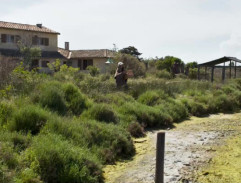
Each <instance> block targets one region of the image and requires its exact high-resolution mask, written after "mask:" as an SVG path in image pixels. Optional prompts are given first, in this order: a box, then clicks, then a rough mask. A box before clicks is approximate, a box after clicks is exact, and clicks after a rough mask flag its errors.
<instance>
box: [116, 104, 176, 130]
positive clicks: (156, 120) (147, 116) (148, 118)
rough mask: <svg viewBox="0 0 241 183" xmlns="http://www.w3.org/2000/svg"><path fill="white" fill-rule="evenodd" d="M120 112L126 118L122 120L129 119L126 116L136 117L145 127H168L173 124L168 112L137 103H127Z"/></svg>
mask: <svg viewBox="0 0 241 183" xmlns="http://www.w3.org/2000/svg"><path fill="white" fill-rule="evenodd" d="M118 111H119V112H120V113H121V114H122V115H123V117H124V119H122V120H125V118H127V117H126V116H129V115H134V116H136V119H137V121H138V122H139V123H140V124H141V125H142V126H145V127H158V126H159V127H160V126H167V125H170V124H171V122H172V118H171V116H170V115H168V114H167V112H166V111H164V110H161V109H160V108H154V107H150V106H146V105H143V104H140V103H137V102H135V103H130V102H127V103H125V104H124V105H122V106H121V107H120V108H119V109H118Z"/></svg>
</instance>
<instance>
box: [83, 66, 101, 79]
mask: <svg viewBox="0 0 241 183" xmlns="http://www.w3.org/2000/svg"><path fill="white" fill-rule="evenodd" d="M86 69H87V70H88V71H89V72H90V75H91V76H97V75H98V74H99V73H100V70H99V69H98V68H97V67H95V66H92V65H89V66H88V67H87V68H86Z"/></svg>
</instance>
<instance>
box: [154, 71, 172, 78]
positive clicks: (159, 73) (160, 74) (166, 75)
mask: <svg viewBox="0 0 241 183" xmlns="http://www.w3.org/2000/svg"><path fill="white" fill-rule="evenodd" d="M156 77H157V78H163V79H172V78H173V77H172V74H171V73H170V72H168V71H166V70H161V71H157V72H156Z"/></svg>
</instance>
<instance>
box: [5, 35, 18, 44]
mask: <svg viewBox="0 0 241 183" xmlns="http://www.w3.org/2000/svg"><path fill="white" fill-rule="evenodd" d="M20 39H21V38H20V36H19V35H10V34H2V35H1V42H2V43H17V42H18V41H20Z"/></svg>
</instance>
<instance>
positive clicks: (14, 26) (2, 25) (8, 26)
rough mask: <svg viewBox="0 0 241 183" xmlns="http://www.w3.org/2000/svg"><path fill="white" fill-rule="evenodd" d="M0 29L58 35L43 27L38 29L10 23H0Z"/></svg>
mask: <svg viewBox="0 0 241 183" xmlns="http://www.w3.org/2000/svg"><path fill="white" fill-rule="evenodd" d="M0 28H5V29H17V30H27V31H34V32H45V33H51V34H60V33H58V32H56V31H53V30H51V29H49V28H47V27H44V26H41V27H38V26H37V25H28V24H19V23H11V22H3V21H0Z"/></svg>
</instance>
